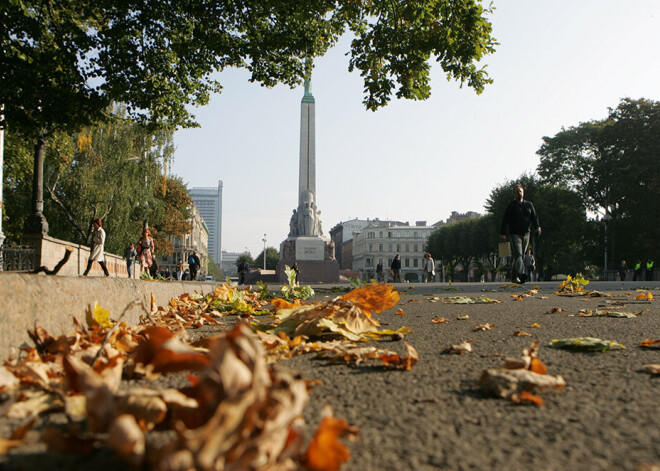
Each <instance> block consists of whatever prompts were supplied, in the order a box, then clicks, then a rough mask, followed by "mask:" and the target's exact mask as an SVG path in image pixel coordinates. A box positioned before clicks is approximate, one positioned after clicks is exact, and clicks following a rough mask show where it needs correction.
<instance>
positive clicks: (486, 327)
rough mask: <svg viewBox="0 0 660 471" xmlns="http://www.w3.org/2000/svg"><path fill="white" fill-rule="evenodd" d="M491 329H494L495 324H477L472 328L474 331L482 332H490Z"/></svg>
mask: <svg viewBox="0 0 660 471" xmlns="http://www.w3.org/2000/svg"><path fill="white" fill-rule="evenodd" d="M493 327H495V324H490V323H486V324H477V325H475V326H474V330H482V331H483V330H491V329H492V328H493Z"/></svg>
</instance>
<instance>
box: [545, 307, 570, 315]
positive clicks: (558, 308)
mask: <svg viewBox="0 0 660 471" xmlns="http://www.w3.org/2000/svg"><path fill="white" fill-rule="evenodd" d="M565 311H566V309H564V308H562V307H553V308H552V309H550V310H549V311H548V312H546V314H554V313H555V312H565Z"/></svg>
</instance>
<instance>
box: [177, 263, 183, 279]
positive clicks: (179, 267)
mask: <svg viewBox="0 0 660 471" xmlns="http://www.w3.org/2000/svg"><path fill="white" fill-rule="evenodd" d="M183 272H184V268H183V260H179V264H178V265H177V266H176V279H177V280H179V281H181V280H183Z"/></svg>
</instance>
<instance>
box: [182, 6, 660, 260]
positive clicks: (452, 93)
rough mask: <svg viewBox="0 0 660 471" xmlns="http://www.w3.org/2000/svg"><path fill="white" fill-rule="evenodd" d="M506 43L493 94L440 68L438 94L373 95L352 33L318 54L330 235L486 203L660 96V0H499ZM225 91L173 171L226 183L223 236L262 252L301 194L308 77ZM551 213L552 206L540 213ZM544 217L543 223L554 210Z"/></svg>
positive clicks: (319, 132)
mask: <svg viewBox="0 0 660 471" xmlns="http://www.w3.org/2000/svg"><path fill="white" fill-rule="evenodd" d="M493 3H494V6H495V8H496V9H495V11H494V13H493V15H492V17H491V19H492V23H493V35H494V37H495V38H496V40H497V41H498V42H499V43H500V45H499V46H497V48H496V52H495V53H494V54H491V55H489V56H487V57H486V59H485V61H484V63H485V64H487V65H488V71H489V74H490V76H491V77H492V78H493V80H494V83H493V84H492V85H489V86H487V87H486V90H485V91H484V93H482V94H481V95H476V94H475V93H474V91H472V89H470V88H467V87H463V88H462V89H461V88H460V87H459V84H457V83H456V82H448V81H447V80H446V78H445V76H444V74H443V72H442V70H441V69H440V67H434V69H433V73H432V82H431V86H432V96H431V98H430V99H429V100H427V101H419V102H414V101H406V100H396V99H393V101H392V102H391V103H390V104H389V105H388V106H387V107H386V108H384V109H381V110H379V111H377V112H371V111H367V110H365V108H364V105H362V99H363V95H362V89H363V84H362V80H361V78H360V76H359V75H358V74H356V73H352V74H349V73H348V70H347V67H348V57H346V56H345V53H346V52H347V51H348V49H349V44H350V42H349V38H344V40H342V41H341V42H340V43H339V44H338V45H337V46H336V47H335V48H334V49H332V50H331V51H329V53H328V54H327V55H326V56H325V57H323V58H320V59H318V60H317V61H316V62H315V68H314V72H313V77H312V90H313V94H314V97H315V99H316V167H317V168H316V172H317V183H316V190H317V195H316V200H317V204H318V208H319V209H320V210H321V219H322V221H323V231H324V235H326V236H327V235H328V231H329V229H331V228H332V227H333V226H334V225H335V224H337V223H338V222H340V221H346V220H348V219H352V218H356V217H357V218H361V219H364V218H376V217H379V218H381V219H388V218H389V219H396V220H401V221H410V222H411V224H414V221H417V220H425V221H428V223H429V224H432V223H435V222H437V221H439V220H444V219H447V217H448V216H449V215H450V213H451V212H452V211H459V212H466V211H478V212H484V209H483V206H484V203H485V200H486V198H487V197H488V195H489V193H490V191H491V190H492V189H493V188H494V187H495V186H497V185H498V184H501V183H503V182H505V181H507V180H511V179H515V178H516V177H518V176H519V175H520V174H522V173H523V172H533V171H534V170H535V168H536V166H537V165H538V157H537V156H536V151H537V150H538V148H539V147H540V145H541V143H542V141H541V139H542V137H543V136H552V135H554V134H556V133H557V132H558V131H560V130H561V128H562V127H570V126H574V125H577V124H579V123H580V122H583V121H589V120H592V119H602V118H604V117H606V116H607V112H608V108H610V107H611V108H614V107H616V106H617V105H618V103H619V100H620V99H621V98H624V97H631V98H635V99H636V98H647V99H652V100H660V1H657V0H577V1H576V0H548V1H536V0H500V1H497V0H495V1H494V2H493ZM219 78H220V80H221V83H222V84H223V86H224V90H223V92H222V94H219V95H216V96H214V97H213V98H212V100H211V103H210V104H209V105H208V106H206V107H204V108H200V109H197V110H196V111H195V114H196V115H197V118H198V122H199V123H200V124H201V128H197V129H192V130H184V131H178V132H177V133H176V135H175V143H176V146H177V149H176V154H175V163H174V169H173V172H174V173H175V174H177V175H180V176H181V177H183V180H184V182H186V183H188V186H189V187H215V186H217V184H218V180H222V181H223V183H224V202H223V218H224V220H223V224H222V242H223V249H224V250H227V251H230V252H240V251H244V250H245V249H246V247H247V248H248V249H249V250H250V252H251V253H252V255H253V256H254V257H256V256H257V255H258V254H259V253H260V252H261V250H262V249H263V242H262V239H263V236H264V233H265V234H266V238H267V240H268V242H267V245H268V246H269V247H271V246H272V247H277V248H278V250H279V244H280V242H281V241H282V240H284V239H285V238H286V236H287V234H288V231H289V218H290V216H291V213H292V210H293V209H294V208H295V207H296V206H297V203H298V157H299V139H300V100H301V98H302V96H303V92H304V89H303V87H299V88H297V89H294V90H291V89H289V88H288V87H285V86H278V87H275V88H272V89H267V88H263V87H261V86H259V85H257V84H253V83H250V82H248V78H249V75H248V74H247V73H246V72H245V71H240V70H230V71H227V72H223V73H222V74H221V75H220V76H219ZM540 216H541V218H542V217H543V215H540ZM541 223H542V221H541Z"/></svg>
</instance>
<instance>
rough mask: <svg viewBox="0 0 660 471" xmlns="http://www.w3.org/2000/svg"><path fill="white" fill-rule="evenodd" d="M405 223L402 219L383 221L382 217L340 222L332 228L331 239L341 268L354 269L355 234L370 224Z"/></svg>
mask: <svg viewBox="0 0 660 471" xmlns="http://www.w3.org/2000/svg"><path fill="white" fill-rule="evenodd" d="M374 224H375V225H379V224H389V225H404V223H403V222H400V221H381V220H380V219H378V218H376V219H369V218H367V219H350V220H348V221H344V222H340V223H339V224H336V225H335V226H334V227H333V228H332V229H330V239H332V241H333V242H334V244H335V258H336V259H337V262H339V269H340V270H352V269H353V234H354V233H355V232H360V231H362V230H363V229H364V228H365V227H367V226H370V225H374Z"/></svg>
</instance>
